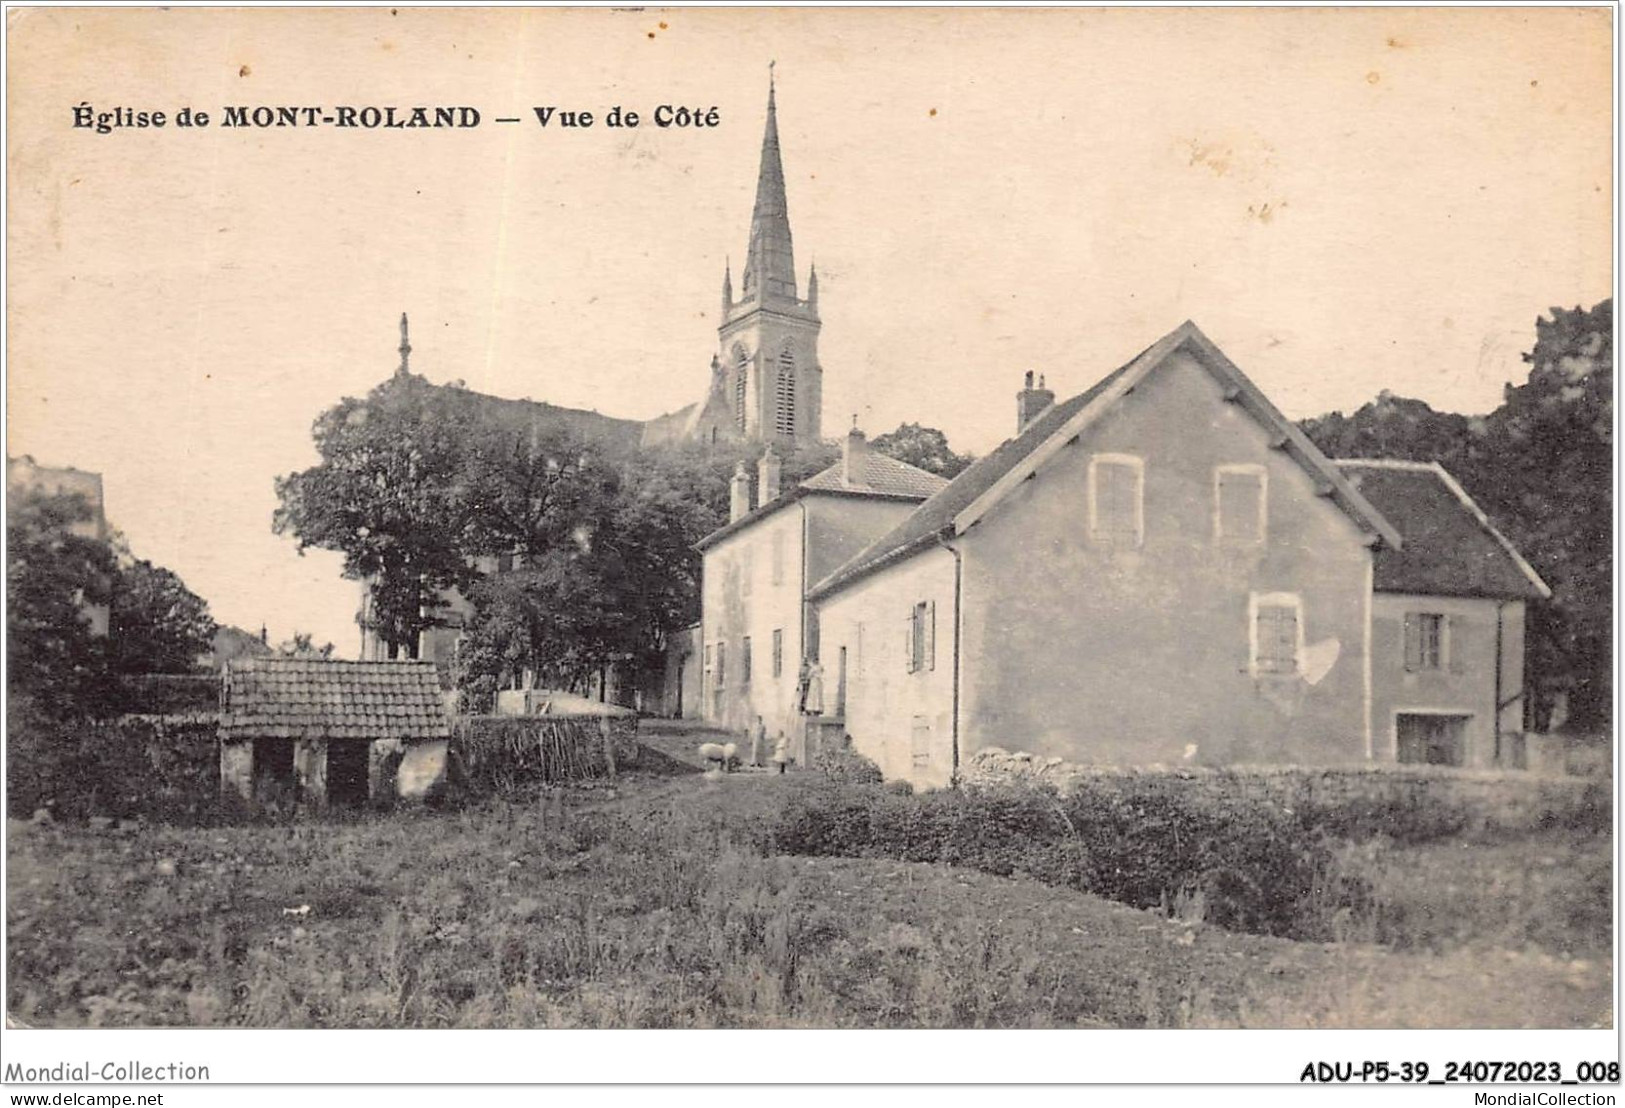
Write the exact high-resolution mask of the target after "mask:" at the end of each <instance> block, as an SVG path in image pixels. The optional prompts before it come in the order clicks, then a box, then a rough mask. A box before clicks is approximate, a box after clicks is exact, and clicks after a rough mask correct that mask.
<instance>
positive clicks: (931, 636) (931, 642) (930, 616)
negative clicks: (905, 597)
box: [925, 600, 937, 670]
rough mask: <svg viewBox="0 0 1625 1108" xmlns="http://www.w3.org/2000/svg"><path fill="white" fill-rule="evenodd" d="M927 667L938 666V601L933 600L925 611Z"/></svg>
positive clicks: (933, 667)
mask: <svg viewBox="0 0 1625 1108" xmlns="http://www.w3.org/2000/svg"><path fill="white" fill-rule="evenodd" d="M925 668H926V669H931V670H934V669H936V668H937V602H936V601H935V600H933V601H931V602H930V604H929V606H928V607H927V608H926V613H925Z"/></svg>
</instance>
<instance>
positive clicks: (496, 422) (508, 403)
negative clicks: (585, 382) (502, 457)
mask: <svg viewBox="0 0 1625 1108" xmlns="http://www.w3.org/2000/svg"><path fill="white" fill-rule="evenodd" d="M432 387H433V388H437V389H439V390H440V392H441V395H442V396H443V397H444V398H445V399H447V400H448V401H450V402H451V403H454V404H461V405H464V406H465V407H466V408H468V409H472V410H473V413H474V414H477V415H478V417H479V419H480V420H481V422H483V423H485V424H487V425H488V426H491V427H495V428H499V429H501V430H503V431H508V432H510V433H512V432H523V433H541V432H547V431H552V430H554V429H557V428H564V429H566V430H569V431H570V432H572V433H574V434H576V435H578V436H580V437H581V438H583V439H587V440H589V441H591V442H594V443H597V444H599V445H601V446H606V447H617V448H634V447H636V446H638V445H639V443H640V441H641V440H642V438H643V429H644V426H645V425H644V423H643V422H642V421H641V420H636V419H618V418H616V417H615V416H607V415H604V414H602V413H600V412H591V411H586V410H584V409H581V408H562V407H560V406H559V405H557V404H549V403H547V402H546V401H542V400H511V399H509V398H507V397H504V396H492V395H491V394H489V393H483V392H475V391H473V390H472V389H465V388H456V387H453V386H451V385H434V386H432Z"/></svg>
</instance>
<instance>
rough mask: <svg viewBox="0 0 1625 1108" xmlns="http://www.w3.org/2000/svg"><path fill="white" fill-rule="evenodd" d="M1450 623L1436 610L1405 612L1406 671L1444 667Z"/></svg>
mask: <svg viewBox="0 0 1625 1108" xmlns="http://www.w3.org/2000/svg"><path fill="white" fill-rule="evenodd" d="M1450 623H1451V621H1450V620H1447V619H1446V618H1445V617H1444V616H1442V615H1440V614H1439V613H1437V612H1406V613H1405V669H1406V670H1407V671H1408V672H1410V673H1416V672H1419V671H1421V670H1439V669H1443V668H1444V667H1445V663H1446V661H1447V657H1446V652H1447V651H1448V649H1449V646H1450Z"/></svg>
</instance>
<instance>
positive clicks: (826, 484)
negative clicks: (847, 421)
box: [802, 447, 948, 500]
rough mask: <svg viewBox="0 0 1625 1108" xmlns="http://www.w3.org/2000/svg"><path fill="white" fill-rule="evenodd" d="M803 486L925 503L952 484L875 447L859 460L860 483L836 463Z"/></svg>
mask: <svg viewBox="0 0 1625 1108" xmlns="http://www.w3.org/2000/svg"><path fill="white" fill-rule="evenodd" d="M802 485H804V486H805V487H806V488H808V489H811V490H812V491H814V492H862V493H873V494H875V495H877V496H912V497H916V498H917V499H920V500H924V499H925V498H926V497H928V496H931V495H932V494H933V493H936V492H939V491H941V490H942V489H945V488H947V487H948V482H947V481H946V480H945V479H943V478H941V477H938V476H937V475H936V474H935V473H927V472H926V471H925V470H923V469H920V468H919V467H917V466H911V465H909V464H908V463H907V462H900V461H898V460H897V459H896V458H893V457H891V456H890V455H889V454H881V453H879V452H878V451H876V450H875V449H873V448H872V447H871V448H870V449H869V450H867V451H866V452H865V453H864V455H863V457H862V458H861V459H859V463H858V473H857V479H856V480H854V481H848V480H847V479H846V471H845V469H844V463H843V462H836V463H835V464H834V465H832V466H830V467H829V468H828V469H825V470H821V471H819V472H818V473H815V474H813V475H812V476H811V477H809V478H807V479H806V480H805V481H803V482H802Z"/></svg>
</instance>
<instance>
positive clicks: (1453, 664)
mask: <svg viewBox="0 0 1625 1108" xmlns="http://www.w3.org/2000/svg"><path fill="white" fill-rule="evenodd" d="M1466 622H1467V621H1466V620H1464V619H1462V618H1461V617H1460V616H1449V617H1447V618H1446V619H1445V621H1444V624H1445V631H1444V642H1442V643H1440V644H1439V648H1440V649H1441V650H1443V651H1444V663H1445V665H1446V666H1447V667H1448V668H1449V670H1450V672H1451V673H1461V672H1462V671H1463V669H1464V668H1465V667H1464V666H1463V665H1462V661H1461V645H1462V628H1463V626H1464V625H1465V624H1466Z"/></svg>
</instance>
